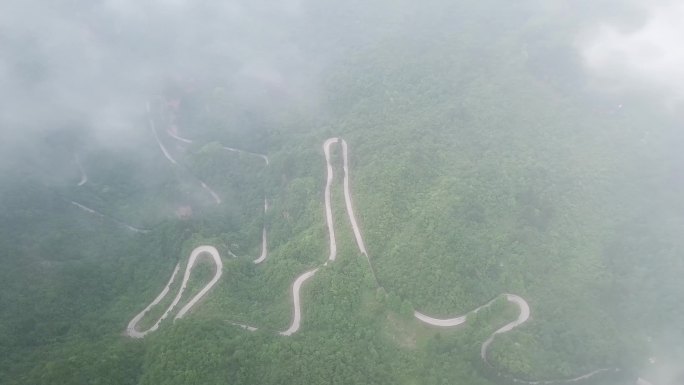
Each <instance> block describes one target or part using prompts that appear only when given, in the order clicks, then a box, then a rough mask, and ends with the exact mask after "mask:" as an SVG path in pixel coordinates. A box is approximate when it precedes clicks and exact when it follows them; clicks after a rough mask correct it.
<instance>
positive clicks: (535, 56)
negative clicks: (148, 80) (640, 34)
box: [0, 1, 684, 385]
mask: <svg viewBox="0 0 684 385" xmlns="http://www.w3.org/2000/svg"><path fill="white" fill-rule="evenodd" d="M324 3H325V5H319V6H318V7H320V9H318V8H316V7H314V8H316V9H314V10H313V11H312V12H313V13H314V15H312V17H314V18H315V19H316V20H317V23H323V21H324V20H328V21H329V23H327V24H326V25H325V26H326V27H327V28H330V31H328V32H327V33H321V34H318V35H316V36H313V35H315V34H311V33H306V32H311V31H300V32H299V33H301V34H302V35H303V36H300V37H299V38H300V39H302V40H303V43H302V45H303V46H305V47H306V49H308V50H311V51H312V52H319V51H321V50H324V49H327V47H331V48H330V50H331V52H328V53H327V54H328V55H330V56H331V57H333V58H334V59H336V60H331V62H332V63H334V64H328V67H326V72H325V74H326V75H325V77H324V79H323V84H324V85H323V86H322V89H321V90H318V92H319V94H320V100H321V101H320V103H321V104H322V106H320V107H319V109H316V114H313V113H312V112H311V111H310V109H309V108H308V107H306V106H299V105H297V106H290V107H291V108H273V109H269V111H268V113H266V112H264V114H263V115H260V114H259V113H258V112H257V113H255V112H254V111H251V110H250V109H249V108H248V107H244V106H242V105H241V104H240V100H239V98H237V97H232V96H231V95H232V94H230V93H227V92H223V91H222V89H223V88H224V87H223V85H221V86H222V87H218V86H215V85H212V86H211V87H209V86H206V87H198V89H192V90H190V91H187V90H186V91H182V92H181V91H175V92H177V93H178V95H179V96H178V95H175V96H176V97H180V98H182V100H183V105H182V107H181V108H180V109H179V112H178V122H179V124H178V125H179V129H180V130H181V131H182V132H183V133H184V134H186V136H188V137H192V138H193V139H195V141H194V142H193V143H192V144H187V145H182V146H180V145H179V144H178V143H177V142H174V140H173V139H170V138H168V137H167V136H166V135H165V134H163V129H161V130H160V137H161V138H162V142H163V143H164V144H165V145H166V146H167V147H168V148H169V149H170V150H171V151H172V152H173V154H174V155H175V157H176V159H177V161H178V163H179V164H178V166H174V165H172V164H170V162H168V161H167V160H166V159H165V158H164V157H163V155H162V154H161V152H160V151H159V149H158V147H157V144H156V142H155V141H154V137H153V136H152V134H151V133H150V134H149V135H142V137H144V138H146V139H145V140H146V141H144V142H140V143H137V144H136V145H135V146H134V148H132V149H131V150H130V151H128V152H125V153H122V152H118V151H115V150H111V149H107V148H90V149H88V151H87V153H85V152H84V154H83V156H81V162H82V164H83V165H84V167H85V168H86V169H87V172H88V176H89V182H88V183H87V184H86V185H84V186H82V187H77V186H75V182H74V183H71V181H70V182H69V183H66V182H64V181H63V180H62V181H55V180H51V179H47V178H45V175H44V174H42V173H41V172H40V171H37V170H41V169H43V168H44V165H41V164H38V163H34V164H32V165H27V166H24V167H23V168H22V167H16V168H15V169H14V170H13V171H11V172H10V171H8V172H6V173H5V175H3V176H2V177H1V178H2V179H0V250H2V252H1V253H0V265H1V266H2V269H0V282H2V286H1V288H0V309H2V310H0V383H2V384H32V385H39V384H140V385H147V384H149V385H153V384H154V385H156V384H169V385H172V384H183V385H188V384H202V385H208V384H263V385H267V384H392V385H396V384H407V385H408V384H468V385H489V384H494V383H499V382H503V381H504V380H502V379H501V378H497V377H496V373H495V372H500V373H501V374H503V376H504V377H510V376H515V377H517V378H525V379H533V380H538V379H541V380H545V379H558V378H570V377H576V376H579V375H581V374H584V373H587V372H590V371H592V370H595V369H598V368H603V367H620V368H632V369H635V370H638V369H639V368H640V367H642V366H644V365H645V364H646V362H647V358H648V357H649V355H652V354H654V353H653V352H654V351H660V350H659V349H660V348H661V347H662V346H668V347H671V346H683V345H684V334H682V328H681V325H682V324H684V307H682V306H681V305H682V303H684V291H682V290H681V279H680V278H681V277H682V276H683V275H684V263H682V253H683V252H684V237H682V236H681V235H682V234H684V204H683V203H682V202H683V201H682V199H681V194H682V190H683V188H684V184H682V183H681V178H682V168H681V164H682V162H683V161H684V159H683V158H682V157H681V155H679V149H680V148H681V145H682V144H684V137H682V135H681V133H679V131H678V130H677V129H676V128H675V124H674V123H673V122H672V121H669V120H668V119H667V118H666V117H664V116H665V115H664V114H660V111H658V110H657V109H655V108H654V107H653V106H652V105H650V104H649V103H648V102H646V101H644V100H641V99H640V98H639V97H638V95H631V96H626V97H625V98H629V100H630V101H632V102H633V103H632V104H631V106H632V107H630V108H625V109H623V110H622V111H620V112H619V113H615V112H613V111H610V112H609V107H605V108H604V106H612V105H615V104H617V103H622V100H619V101H618V100H613V99H610V98H607V97H599V96H596V94H594V93H592V92H591V91H589V90H587V89H585V88H584V84H583V83H582V80H581V77H580V75H579V73H580V69H579V68H578V63H577V59H576V58H574V57H571V56H572V55H569V54H568V55H567V56H565V55H564V54H560V53H559V52H566V51H568V50H569V49H570V45H571V43H572V42H571V41H569V35H571V32H569V31H573V30H575V29H576V28H578V26H577V25H574V24H572V23H573V21H572V20H574V19H573V18H569V21H566V23H568V25H562V26H560V27H559V26H553V28H552V26H551V25H550V21H548V20H545V19H544V18H543V15H540V14H538V13H535V12H534V11H533V9H532V5H531V3H532V2H524V1H523V2H522V3H520V4H519V3H518V2H510V3H509V2H506V3H505V4H503V5H502V4H501V2H493V1H460V2H455V3H454V4H453V5H449V4H447V3H448V2H441V3H434V4H433V3H431V4H426V5H420V9H417V7H418V5H414V6H411V5H409V4H404V5H402V6H400V7H397V8H398V9H401V10H403V11H402V12H400V11H396V12H392V11H391V9H394V7H390V6H388V5H387V4H382V3H383V2H380V3H381V4H380V5H377V8H376V6H369V8H367V9H366V8H364V9H365V12H366V13H364V14H363V15H360V16H359V19H360V21H359V23H361V24H364V23H365V24H364V25H367V24H369V23H370V24H372V23H373V22H378V20H380V21H382V22H381V23H378V26H377V27H375V28H373V27H370V26H366V27H365V28H368V30H361V31H359V30H357V29H353V28H352V29H351V30H349V31H348V36H347V38H346V40H345V41H344V42H337V41H336V39H335V36H340V35H339V31H340V30H345V28H346V27H348V26H347V25H345V24H344V22H343V21H335V20H330V19H329V17H328V16H326V15H328V13H329V12H333V11H339V12H342V13H343V14H345V13H348V12H352V13H354V12H355V11H358V10H357V7H360V8H363V7H361V6H360V5H359V4H360V2H358V1H352V2H349V3H346V2H345V4H335V5H333V4H330V2H324ZM384 3H387V2H384ZM401 3H407V2H401ZM495 4H496V5H495ZM388 9H389V10H390V11H389V12H388V13H386V14H385V13H383V12H386V11H388ZM493 10H496V12H494V11H493ZM404 12H405V13H406V14H404ZM407 14H410V15H411V17H407ZM575 16H576V15H575ZM405 18H406V19H405ZM345 20H346V19H345ZM402 20H403V21H402ZM317 23H312V24H311V25H309V26H308V27H306V28H309V29H313V30H316V28H322V26H321V25H318V24H317ZM395 23H405V24H406V25H403V24H402V25H400V28H399V27H397V29H396V30H394V29H393V28H391V26H392V25H394V24H395ZM303 28H304V27H303ZM306 28H305V29H306ZM559 30H560V31H561V32H559ZM336 31H337V32H336ZM345 31H346V30H345ZM362 32H363V33H362ZM540 36H543V38H541V37H540ZM529 40H532V41H533V43H532V44H529V45H528V44H527V42H528V41H529ZM359 42H361V43H363V44H357V43H359ZM336 43H339V44H336ZM523 52H525V53H523ZM568 56H570V57H568ZM566 59H567V60H566ZM217 77H220V76H218V75H217ZM227 87H228V85H225V88H227ZM597 106H598V107H597ZM321 111H324V112H321ZM312 115H315V116H312ZM155 119H157V120H159V121H162V120H163V119H162V118H161V117H159V116H157V117H156V118H155ZM140 124H141V126H144V124H145V122H144V119H142V118H141V122H140ZM65 135H66V136H69V135H73V136H74V137H78V136H79V135H80V134H79V133H78V132H76V133H71V134H67V133H65ZM330 136H340V137H344V138H345V139H346V140H347V142H348V143H349V151H350V163H351V164H350V173H351V184H352V187H351V188H352V191H353V196H354V205H355V209H356V214H357V218H358V220H359V222H360V225H361V227H362V230H363V234H364V238H365V241H366V244H367V247H368V252H369V255H370V259H371V261H372V263H373V267H374V269H375V272H376V274H377V278H378V281H379V283H380V285H381V287H378V286H376V284H375V281H374V280H373V278H372V275H371V271H370V269H369V265H368V261H367V260H366V258H365V256H363V255H359V253H358V249H357V247H356V244H355V241H354V238H353V234H352V232H351V229H350V227H349V223H348V219H347V216H346V214H347V213H346V212H345V206H344V203H343V195H342V187H341V185H342V174H343V173H342V165H341V154H340V151H339V149H338V148H335V149H334V152H333V159H334V160H335V162H334V165H335V166H334V167H335V170H334V171H335V184H334V185H333V212H334V218H335V229H336V231H337V233H336V235H337V238H338V256H337V261H335V262H334V263H332V264H330V265H329V266H327V267H326V268H324V269H321V270H320V271H319V272H318V273H317V275H316V276H315V277H314V278H313V279H312V280H311V281H309V282H307V283H306V284H305V285H304V288H303V291H302V303H303V313H302V316H303V324H302V329H301V330H300V332H298V333H297V334H295V335H294V336H292V337H289V338H287V337H282V336H279V335H277V332H278V331H282V330H285V329H286V328H287V327H288V325H289V323H290V320H291V312H292V305H291V298H290V287H291V285H292V282H293V280H294V279H295V277H297V276H298V275H299V274H301V273H302V272H304V271H306V270H308V269H311V268H314V267H316V266H319V265H321V264H322V263H323V262H324V261H325V260H326V258H327V255H328V244H327V239H328V235H327V232H326V231H327V229H326V226H325V217H324V212H323V210H324V208H323V186H324V183H325V180H324V178H325V162H324V158H323V152H322V149H321V144H322V142H323V140H325V139H326V138H328V137H330ZM74 143H75V141H69V140H63V141H59V142H58V143H56V144H55V143H53V142H50V143H48V145H46V150H49V151H51V152H50V153H47V154H46V157H47V158H49V159H53V160H54V163H56V164H72V160H71V157H72V154H73V152H74V148H73V146H76V144H74ZM222 146H231V147H235V148H242V149H245V150H248V151H252V152H258V153H267V154H268V156H269V158H270V165H269V166H268V167H265V166H264V162H263V160H262V159H260V158H259V157H256V156H253V155H249V154H244V153H242V154H241V153H235V152H229V151H226V150H224V149H223V148H222ZM73 180H74V181H78V177H77V176H76V174H75V173H74V177H73ZM199 180H202V181H204V182H206V184H207V185H209V186H211V187H212V188H213V189H214V190H215V191H216V192H217V193H218V194H219V195H220V196H221V198H222V200H223V203H222V204H221V205H216V204H215V203H214V202H213V200H212V198H211V196H210V195H208V194H207V193H206V191H204V190H202V189H201V188H200V187H199ZM264 198H266V199H268V201H269V204H270V209H269V211H268V212H267V213H266V214H264V211H263V202H264ZM72 200H73V201H76V202H79V203H81V204H84V205H86V206H88V207H91V208H92V209H95V210H97V211H99V212H102V213H103V214H105V215H106V216H107V218H114V219H116V220H118V221H121V222H124V223H130V224H133V225H135V226H140V227H142V228H146V229H149V230H150V232H148V233H133V232H131V231H129V230H127V229H126V228H123V227H122V226H119V225H117V224H116V223H115V222H113V221H111V220H109V219H107V218H101V217H98V216H95V215H90V214H88V213H86V212H84V211H83V210H80V209H78V208H77V207H74V206H73V205H72V204H70V201H72ZM181 206H189V207H192V215H190V216H188V217H187V218H180V217H179V216H178V215H176V210H177V209H178V208H179V207H181ZM264 224H265V226H266V228H267V229H268V234H269V236H268V246H269V257H268V259H267V261H266V262H265V263H264V264H261V265H255V264H253V263H252V261H253V260H254V259H255V258H256V257H257V256H258V255H259V253H260V251H261V231H262V226H264ZM201 244H211V245H214V246H215V247H216V248H217V249H218V250H219V252H220V253H221V257H222V258H223V262H224V271H223V277H222V279H221V281H219V283H218V284H217V286H216V287H214V289H213V290H212V291H211V292H210V293H209V294H208V295H207V296H206V297H205V298H204V299H203V301H202V303H201V304H200V305H198V306H197V307H196V308H195V309H193V311H192V312H191V313H190V314H188V315H187V316H186V317H185V318H184V319H182V320H180V321H177V322H172V321H171V320H172V318H173V315H174V314H175V312H174V313H172V314H171V316H170V317H169V319H168V320H167V321H165V322H164V324H162V326H161V327H160V329H159V330H158V331H157V332H155V333H152V334H150V335H149V336H148V337H146V338H145V339H144V340H133V339H129V338H126V337H124V336H123V331H124V329H125V327H126V324H127V323H128V321H129V320H130V319H131V318H132V317H133V316H134V315H135V314H137V313H138V312H139V311H140V310H142V309H143V308H144V307H145V306H146V305H147V304H148V303H149V302H150V301H151V300H152V299H153V298H155V297H156V295H157V294H158V293H159V292H160V291H161V289H162V288H163V286H164V285H165V284H166V282H167V281H168V279H169V277H170V275H171V272H172V271H173V268H174V266H175V265H176V263H178V262H179V261H180V262H181V271H180V272H179V275H178V276H177V277H176V284H175V285H173V286H172V289H171V291H170V292H169V294H168V297H167V298H166V299H165V300H164V301H163V302H162V303H161V304H160V305H158V306H157V307H156V308H154V309H153V310H152V311H151V312H150V313H149V314H148V315H147V316H146V317H145V318H144V320H143V322H142V323H141V326H140V327H141V329H146V328H147V327H149V326H151V325H152V324H153V323H154V322H155V320H156V319H157V318H158V317H159V316H160V315H161V314H162V312H163V311H164V309H165V308H166V306H168V304H169V303H170V301H171V300H172V298H173V296H174V295H175V293H176V292H177V290H178V287H179V283H180V281H181V280H182V273H183V269H184V266H185V263H186V262H187V257H188V255H189V254H190V251H191V250H192V249H193V248H194V247H196V246H198V245H201ZM229 251H230V252H232V253H234V254H235V255H237V258H233V257H231V256H230V254H229ZM212 274H213V265H210V264H206V265H202V266H201V267H200V268H198V269H197V270H195V272H194V273H193V277H192V278H191V281H190V286H189V287H188V291H187V292H186V294H185V296H184V298H183V300H182V301H181V303H180V304H179V305H178V307H177V308H176V310H178V309H180V307H182V305H183V303H185V302H186V301H187V300H189V299H190V298H191V297H192V295H193V293H196V292H197V291H198V290H200V289H201V288H202V287H203V285H205V284H206V282H208V280H210V279H211V276H212ZM678 289H679V290H678ZM501 293H515V294H518V295H521V296H523V297H525V298H526V299H527V300H528V302H529V304H530V306H531V308H532V318H531V320H530V321H529V322H527V323H526V324H524V325H523V326H521V327H520V328H517V329H515V331H512V332H510V333H507V334H503V335H500V336H498V337H497V338H496V340H495V342H494V343H493V344H492V346H491V348H490V354H489V358H490V362H491V364H492V365H493V368H494V369H492V368H491V367H486V366H485V365H483V363H482V361H481V359H480V346H481V344H482V343H483V342H484V341H485V340H486V339H487V337H488V336H489V335H490V334H491V333H492V332H493V331H495V330H496V329H498V328H499V327H501V326H502V325H504V324H505V323H507V322H510V321H511V320H513V319H515V317H516V316H517V313H516V309H515V308H514V307H512V306H511V305H510V304H508V303H507V302H505V301H503V300H498V301H496V302H494V304H493V305H492V306H491V307H489V308H486V309H483V310H482V311H481V312H479V313H477V314H476V315H473V316H472V317H470V318H469V320H468V322H467V323H466V324H465V325H463V326H460V327H456V328H453V329H436V328H430V327H426V326H424V325H422V324H420V323H419V322H418V321H416V320H415V319H414V318H413V310H414V309H415V310H419V311H421V312H424V313H426V314H430V315H434V316H440V317H441V316H443V317H451V316H457V315H461V314H465V313H466V312H468V311H470V310H471V309H474V308H476V307H478V306H480V305H481V304H483V303H485V302H487V301H489V300H490V299H492V298H495V297H496V296H498V295H499V294H501ZM233 322H237V323H244V324H249V325H254V326H257V327H259V330H258V331H256V332H248V331H245V330H243V329H241V328H240V327H236V326H234V325H233V324H232V323H233ZM670 353H671V354H682V352H677V351H676V350H674V349H673V350H672V351H671V352H670ZM595 381H596V383H601V384H603V383H605V384H611V383H614V381H613V382H611V381H612V379H611V378H600V379H597V380H595Z"/></svg>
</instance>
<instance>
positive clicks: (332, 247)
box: [126, 135, 619, 385]
mask: <svg viewBox="0 0 684 385" xmlns="http://www.w3.org/2000/svg"><path fill="white" fill-rule="evenodd" d="M172 136H173V135H172ZM176 139H178V140H181V141H183V142H186V143H191V141H190V140H189V139H185V138H181V137H176ZM338 143H339V144H340V145H341V148H342V157H343V171H344V179H343V186H344V200H345V206H346V211H347V214H348V217H349V222H350V225H351V227H352V231H353V233H354V238H355V240H356V244H357V247H358V249H359V252H360V253H361V254H363V255H364V256H365V257H366V258H367V260H368V263H369V265H370V267H371V271H373V267H372V264H371V261H370V257H369V256H368V251H367V249H366V246H365V244H364V242H363V237H362V235H361V230H360V228H359V225H358V223H357V221H356V216H355V215H354V210H353V204H352V197H351V192H350V187H349V164H348V147H347V143H346V142H345V141H344V140H343V139H340V138H329V139H327V140H326V141H325V142H324V143H323V152H324V155H325V161H326V173H327V174H326V184H325V192H324V206H325V217H326V225H327V228H328V237H329V240H328V241H329V255H328V258H327V261H326V262H324V263H323V264H322V265H321V266H319V267H316V268H313V269H310V270H307V271H306V272H304V273H302V274H301V275H299V276H298V277H296V279H295V280H294V282H293V284H292V289H291V290H292V302H293V316H292V322H291V324H290V326H289V327H288V328H287V329H286V330H284V331H282V332H280V333H279V334H280V335H282V336H291V335H293V334H295V333H297V332H298V331H299V330H300V327H301V322H302V304H301V289H302V286H303V285H304V284H305V282H307V281H308V280H310V279H311V278H313V277H314V276H315V275H316V273H317V272H318V271H319V270H320V269H321V268H324V267H326V266H327V265H328V263H331V262H334V261H335V259H336V256H337V243H336V239H335V229H334V220H333V213H332V205H331V185H332V182H333V180H334V175H333V167H332V164H331V155H330V149H331V146H332V145H333V144H338ZM159 144H160V147H161V148H162V152H164V153H165V155H166V151H165V150H164V148H163V145H161V142H159ZM224 148H225V149H227V150H229V151H240V150H237V149H233V148H227V147H224ZM252 154H253V153H252ZM253 155H260V154H253ZM167 158H169V160H172V158H171V157H170V156H167ZM263 159H264V160H265V162H266V164H267V165H268V164H269V160H268V157H266V156H263ZM172 162H173V161H172ZM173 163H175V162H173ZM266 210H268V202H267V201H265V203H264V211H266ZM262 250H263V251H262V256H261V257H259V258H258V259H257V260H255V261H254V263H260V262H262V261H263V260H264V259H265V250H266V230H265V228H264V232H263V245H262ZM202 252H207V253H209V254H210V255H211V256H212V257H213V258H214V261H215V263H216V267H217V272H216V275H215V276H214V278H213V279H212V281H211V282H210V283H209V284H207V285H206V286H205V287H204V288H203V289H202V290H201V291H200V293H199V294H197V295H196V296H195V297H194V298H193V299H192V300H190V301H189V302H188V303H187V304H186V305H185V306H184V307H183V308H182V309H181V310H180V311H179V312H178V314H177V315H176V317H175V319H179V318H181V317H182V316H183V315H185V314H186V313H187V312H188V311H190V310H191V308H192V307H193V306H194V305H195V304H196V303H197V301H199V299H201V298H202V297H203V296H204V295H206V293H207V292H208V291H209V290H210V289H211V287H213V286H214V285H215V284H216V282H218V280H219V279H220V277H221V269H222V267H223V265H222V263H221V258H220V256H219V254H218V252H217V251H216V249H215V248H213V247H212V246H199V247H198V248H196V249H195V250H194V251H193V253H192V254H191V256H190V260H189V261H188V265H187V267H186V270H185V275H184V277H183V283H182V285H181V288H180V290H179V292H178V294H177V295H176V298H175V299H174V301H173V303H172V304H171V305H170V306H169V308H168V309H167V310H166V312H165V313H164V314H163V315H162V317H161V318H160V319H159V320H157V322H156V323H155V324H154V325H153V326H152V327H151V328H150V329H148V330H146V331H143V332H140V331H138V330H137V329H136V325H137V323H138V322H139V321H140V319H142V317H143V316H144V315H145V314H146V313H147V312H148V311H149V310H150V309H151V308H152V307H153V306H155V305H157V304H158V303H159V302H160V301H161V300H162V299H163V298H164V296H165V295H166V294H167V293H168V291H169V286H170V285H171V284H172V282H173V280H174V277H175V276H176V274H177V272H178V269H179V267H178V266H176V269H175V270H174V273H173V274H172V276H171V280H170V281H169V283H168V284H167V285H166V287H165V288H164V290H162V292H161V293H160V294H159V296H157V298H155V299H154V301H152V303H150V304H149V305H148V306H147V307H146V308H145V309H144V310H143V311H142V312H140V313H139V314H138V315H136V316H135V317H134V318H133V319H132V320H131V322H130V323H129V325H128V327H127V329H126V333H127V335H129V336H131V337H135V338H142V337H144V336H145V335H146V334H147V333H150V332H152V331H155V330H157V328H158V327H159V323H160V322H161V321H162V320H163V319H165V318H166V317H167V315H168V314H169V312H170V311H171V310H172V309H173V308H174V307H175V306H176V304H177V303H178V301H179V300H180V298H181V296H182V294H183V290H184V289H185V286H186V284H187V281H188V278H189V275H190V273H191V271H192V268H193V266H194V263H195V258H196V257H197V255H198V254H199V253H202ZM373 275H375V273H373ZM376 282H377V279H376ZM501 296H503V297H504V298H505V299H506V300H507V301H508V302H510V303H513V304H514V305H516V306H517V307H518V309H519V310H520V312H519V314H518V317H517V318H516V319H515V320H514V321H511V322H509V323H507V324H505V325H504V326H502V327H500V328H499V329H497V330H496V331H494V332H493V333H492V334H491V335H490V336H489V337H488V338H487V339H486V340H485V341H484V342H483V343H482V345H481V348H480V358H481V359H482V360H483V361H484V362H485V363H486V364H487V365H489V366H490V367H491V364H490V363H489V360H488V355H487V352H488V349H489V347H490V345H491V344H492V343H493V342H494V340H495V338H496V336H498V335H501V334H503V333H508V332H510V331H512V330H514V329H515V328H517V327H519V326H521V325H523V324H524V323H526V322H527V321H528V320H529V319H530V314H531V311H530V306H529V304H528V303H527V301H526V300H525V299H524V298H522V297H521V296H519V295H516V294H510V293H504V294H501ZM495 300H496V298H495V299H493V300H491V301H489V302H487V303H486V304H484V305H482V306H480V307H478V308H476V309H474V310H472V311H470V312H469V313H467V314H465V315H462V316H458V317H455V318H446V319H442V318H435V317H431V316H428V315H426V314H423V313H421V312H418V311H415V312H414V317H415V318H416V319H417V320H419V321H420V322H423V323H425V324H428V325H431V326H436V327H454V326H458V325H461V324H463V323H465V322H466V321H467V318H468V316H469V315H471V314H474V313H477V312H478V311H480V310H481V309H483V308H485V307H488V306H490V305H491V304H492V303H493V302H494V301H495ZM233 325H236V326H239V327H242V328H244V329H246V330H250V331H254V330H257V328H256V327H254V326H249V325H244V324H239V323H233ZM618 370H619V369H610V368H605V369H598V370H595V371H593V372H590V373H587V374H584V375H582V376H578V377H575V378H571V379H561V380H549V381H527V380H522V379H517V378H509V379H511V380H513V381H514V382H517V383H524V384H529V385H540V384H562V383H574V382H578V381H581V380H586V379H589V378H591V377H593V376H595V375H598V374H600V373H604V372H607V371H618Z"/></svg>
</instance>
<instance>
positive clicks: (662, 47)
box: [581, 3, 684, 100]
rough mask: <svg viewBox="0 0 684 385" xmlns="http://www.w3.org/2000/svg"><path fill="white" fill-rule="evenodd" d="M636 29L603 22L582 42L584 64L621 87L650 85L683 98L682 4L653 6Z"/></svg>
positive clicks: (683, 6) (667, 94) (683, 29)
mask: <svg viewBox="0 0 684 385" xmlns="http://www.w3.org/2000/svg"><path fill="white" fill-rule="evenodd" d="M648 12H649V17H648V18H647V19H646V21H645V22H644V23H642V24H641V25H640V26H638V27H637V28H632V29H629V30H625V29H621V28H620V27H618V26H616V25H614V24H602V25H600V26H599V27H598V28H597V29H596V30H595V31H594V33H592V34H591V36H590V38H589V39H587V41H585V42H583V44H581V51H582V55H583V58H584V62H585V65H586V66H587V67H588V68H589V69H590V70H591V71H592V72H593V73H594V74H595V75H596V76H597V78H599V79H600V80H602V81H604V82H606V83H607V84H609V85H611V86H613V87H617V88H620V89H623V88H629V87H633V86H644V85H645V86H651V87H655V88H656V89H657V90H659V91H660V92H662V93H664V94H665V96H666V97H668V99H670V100H671V99H672V98H674V99H677V100H681V99H682V98H684V45H683V44H682V43H683V41H684V23H683V22H682V20H684V4H682V3H668V4H662V3H661V4H657V5H654V6H653V7H652V8H651V9H650V10H649V11H648Z"/></svg>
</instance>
